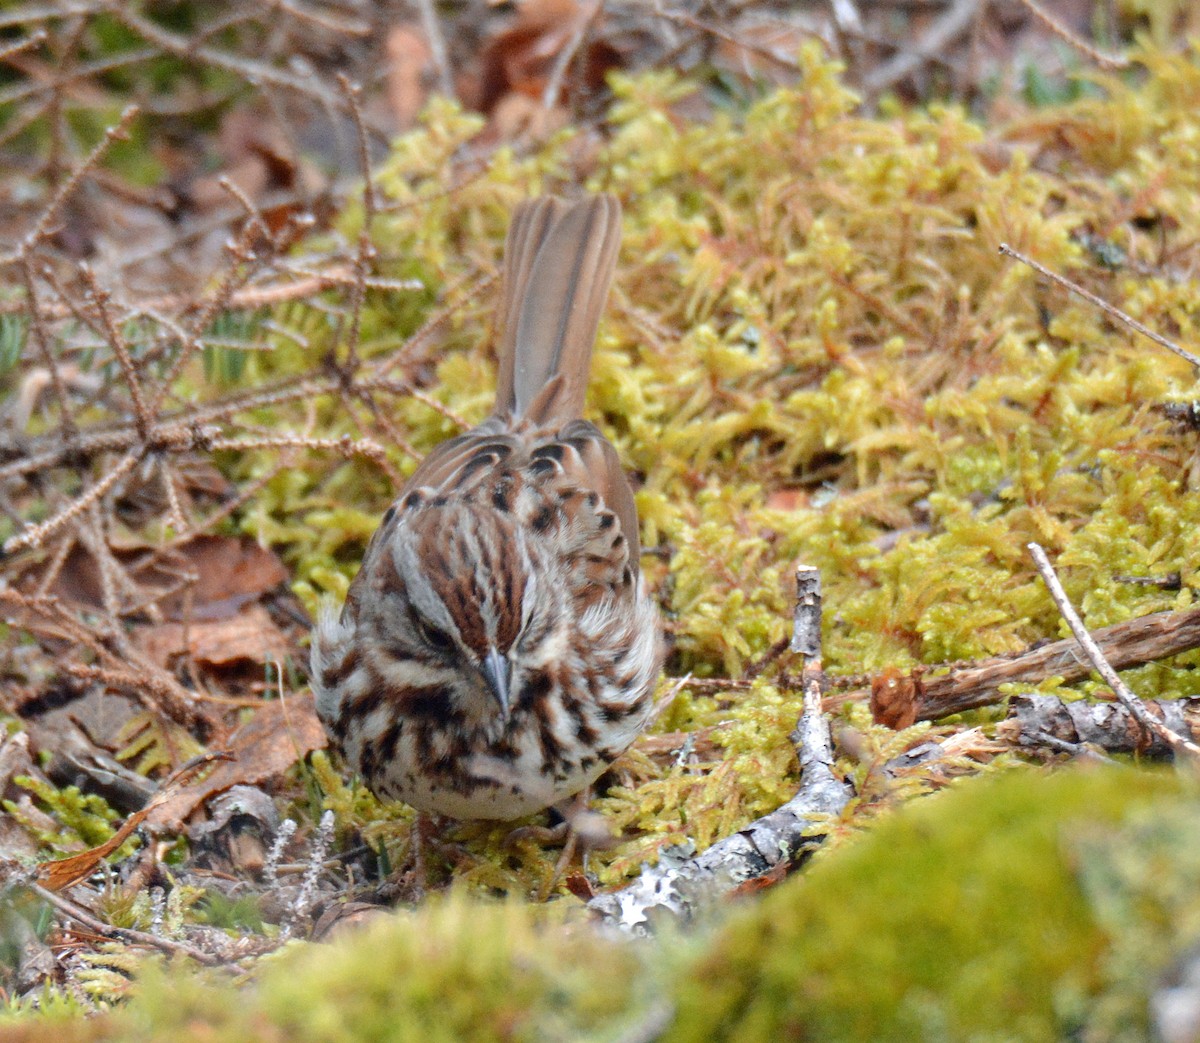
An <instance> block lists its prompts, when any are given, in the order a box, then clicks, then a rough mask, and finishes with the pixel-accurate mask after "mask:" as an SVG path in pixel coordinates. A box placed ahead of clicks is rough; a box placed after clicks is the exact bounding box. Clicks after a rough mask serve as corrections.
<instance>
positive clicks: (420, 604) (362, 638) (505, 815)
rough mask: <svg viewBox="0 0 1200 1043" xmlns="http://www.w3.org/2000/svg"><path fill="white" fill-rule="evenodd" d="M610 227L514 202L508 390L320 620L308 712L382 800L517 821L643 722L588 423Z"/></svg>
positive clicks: (420, 471)
mask: <svg viewBox="0 0 1200 1043" xmlns="http://www.w3.org/2000/svg"><path fill="white" fill-rule="evenodd" d="M619 242H620V206H619V204H618V203H617V201H616V199H615V198H613V197H612V196H607V195H605V196H599V197H595V198H589V199H586V200H583V201H581V202H578V203H575V204H573V205H568V204H566V203H563V202H562V201H560V200H557V199H550V198H546V199H539V200H536V201H533V202H529V203H525V204H522V205H521V206H520V207H519V208H518V209H517V211H516V213H515V214H514V215H513V221H512V226H511V227H510V229H509V233H508V241H507V243H506V245H505V254H504V282H503V292H502V301H501V306H500V314H499V324H498V329H499V331H500V334H499V344H498V356H499V363H500V371H499V376H498V380H497V391H496V405H495V409H494V411H493V413H492V415H491V417H490V418H489V419H487V420H485V421H484V422H483V423H482V424H480V425H479V426H478V427H476V428H474V429H473V430H471V431H469V432H467V433H466V434H464V435H460V436H458V437H457V438H453V439H451V440H450V441H448V442H444V443H443V444H441V445H439V446H438V447H437V448H436V449H434V450H433V452H431V453H430V454H429V456H428V457H426V458H425V460H424V461H423V462H422V463H421V465H420V466H419V467H418V468H417V470H416V471H415V472H414V473H413V476H412V478H410V479H409V481H408V483H407V484H406V485H405V486H404V488H403V489H402V490H401V491H400V495H399V496H398V497H397V499H396V501H395V502H394V503H393V504H392V506H391V507H389V508H388V510H387V511H386V512H385V513H384V516H383V520H382V522H381V524H380V526H379V529H378V530H377V531H376V533H375V535H374V536H373V537H372V539H371V542H370V544H369V546H368V547H367V551H366V556H365V557H364V559H363V563H362V568H361V569H360V571H359V573H358V576H357V577H356V578H355V580H354V582H353V583H351V585H350V590H349V593H348V594H347V596H346V604H345V606H344V608H343V609H342V613H341V616H340V618H339V617H336V616H335V615H334V614H333V613H332V612H325V613H323V614H322V616H321V618H320V620H319V621H318V623H317V627H316V630H315V632H314V634H313V643H312V684H313V690H314V691H315V692H316V701H317V713H318V715H319V716H320V718H321V720H322V721H323V722H324V724H325V728H326V730H327V731H328V732H329V735H330V737H331V738H332V740H333V742H334V744H335V745H336V746H338V747H339V748H340V749H341V750H342V752H343V754H344V755H345V757H346V760H347V761H348V762H349V764H350V765H351V766H352V767H354V768H356V769H357V770H358V771H359V773H360V774H361V775H362V777H363V779H364V780H365V781H366V783H367V785H368V786H370V788H371V789H372V790H373V791H374V792H375V793H376V794H378V795H379V796H382V797H389V798H399V799H400V800H403V801H406V802H407V803H409V804H411V805H412V806H413V807H415V808H417V809H418V810H420V811H425V812H436V813H440V814H444V815H450V816H453V817H455V818H486V819H513V818H518V817H520V816H522V815H526V814H530V813H532V812H534V811H537V810H539V809H541V808H544V807H546V806H548V805H550V804H553V803H556V802H559V801H562V800H564V799H565V798H567V797H570V796H572V795H573V794H576V793H578V792H579V791H580V790H582V789H583V788H584V787H585V786H587V785H589V784H590V783H591V782H592V781H594V780H595V779H596V778H597V776H599V775H600V774H601V773H602V772H603V771H604V769H605V768H606V767H607V766H608V764H609V763H610V762H612V761H613V760H614V759H615V758H616V757H618V756H619V755H620V754H621V753H622V752H624V750H625V749H627V748H628V747H629V745H630V744H631V743H632V742H633V740H634V739H635V738H636V737H637V736H638V734H639V733H640V732H641V731H642V730H643V729H644V728H645V726H646V724H647V721H648V719H649V717H650V712H651V709H652V689H653V686H654V682H655V679H656V677H657V675H658V671H659V667H660V664H661V639H660V636H659V626H658V614H657V611H656V609H655V606H654V603H653V602H652V601H651V599H650V598H649V597H648V596H647V594H646V591H645V589H644V586H643V581H642V576H641V571H640V568H639V563H638V555H639V548H638V526H637V512H636V509H635V507H634V502H633V494H632V492H631V491H630V488H629V484H628V482H627V481H626V478H625V475H624V473H623V472H622V470H621V465H620V462H619V461H618V459H617V454H616V451H615V450H614V449H613V447H612V446H611V445H610V444H609V443H608V441H607V440H605V438H604V436H603V435H602V434H601V433H600V432H599V431H598V430H597V429H596V428H595V427H594V426H593V425H592V424H590V423H588V422H587V421H585V420H581V419H580V413H581V412H582V409H583V402H584V395H585V392H586V389H587V380H588V369H589V364H590V361H591V353H592V343H593V341H594V340H595V337H596V328H597V326H598V325H599V322H600V313H601V311H602V310H603V307H604V302H605V299H606V298H607V296H608V288H609V284H610V283H611V281H612V275H613V269H614V266H615V264H616V258H617V249H618V246H619Z"/></svg>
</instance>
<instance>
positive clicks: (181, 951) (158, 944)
mask: <svg viewBox="0 0 1200 1043" xmlns="http://www.w3.org/2000/svg"><path fill="white" fill-rule="evenodd" d="M25 886H26V887H27V888H28V889H29V890H30V891H32V892H33V893H34V894H35V895H37V896H38V897H39V898H41V899H42V900H43V901H46V902H49V903H50V904H51V905H52V906H54V908H55V909H57V910H58V911H59V912H60V913H62V914H63V915H64V916H69V917H70V918H71V919H72V920H75V921H77V922H79V923H81V924H83V926H84V927H86V928H87V929H88V930H89V931H95V932H96V933H97V934H102V935H104V936H105V937H106V938H124V939H125V940H126V941H129V942H134V943H136V944H137V945H148V946H150V947H152V948H155V949H161V950H162V951H163V952H169V953H175V954H178V955H182V956H189V957H191V958H192V959H193V960H195V961H196V962H197V963H203V964H204V965H205V966H207V967H216V966H218V965H219V964H220V963H221V962H222V961H221V959H220V958H219V957H216V956H213V955H211V954H209V953H206V952H201V951H200V950H199V949H196V948H193V947H192V946H190V945H185V944H184V943H183V942H176V941H172V940H171V939H170V938H163V937H162V936H161V935H157V934H147V933H146V932H145V931H135V930H134V929H133V928H131V927H113V926H112V925H111V924H106V923H105V922H104V921H103V920H100V919H98V918H96V917H95V916H92V914H91V913H89V912H87V911H85V910H84V909H83V908H82V907H81V906H79V905H78V904H76V903H75V902H72V901H71V900H70V899H69V898H65V897H63V896H62V895H60V894H55V893H54V892H53V891H51V890H49V889H47V888H45V887H42V885H41V884H35V883H34V882H33V881H32V880H30V881H28V882H27V883H26V884H25Z"/></svg>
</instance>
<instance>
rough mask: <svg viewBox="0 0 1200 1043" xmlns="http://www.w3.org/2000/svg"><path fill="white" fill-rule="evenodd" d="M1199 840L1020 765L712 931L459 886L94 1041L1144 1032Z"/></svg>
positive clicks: (1148, 780) (128, 1016) (1161, 797)
mask: <svg viewBox="0 0 1200 1043" xmlns="http://www.w3.org/2000/svg"><path fill="white" fill-rule="evenodd" d="M1198 853H1200V805H1198V804H1197V801H1196V795H1195V794H1194V793H1193V792H1190V791H1189V789H1188V787H1187V786H1186V784H1184V783H1183V782H1181V780H1180V779H1179V777H1178V776H1174V775H1171V774H1167V773H1150V772H1138V771H1133V770H1125V769H1114V770H1102V771H1093V772H1085V771H1072V772H1062V773H1059V774H1056V775H1045V774H1041V773H1034V772H1018V771H1010V772H1006V773H1003V774H1001V775H998V776H994V777H992V778H990V779H986V780H980V779H972V780H965V781H963V782H960V783H958V784H956V785H955V786H953V787H952V788H951V790H950V791H949V792H947V793H945V794H942V795H938V796H935V797H931V798H928V799H924V800H921V801H918V802H916V803H913V804H910V805H909V806H908V807H906V808H905V809H904V810H902V811H901V812H899V813H897V814H895V815H892V816H889V817H886V818H881V819H880V820H879V821H878V824H877V825H876V826H875V827H874V828H873V829H871V830H870V831H869V832H867V833H866V834H864V835H861V836H859V837H857V838H853V839H851V840H849V841H847V842H845V843H843V844H840V845H839V846H838V847H837V848H836V849H834V850H832V851H829V852H826V853H824V854H822V855H819V856H818V858H817V860H816V862H815V863H814V864H812V866H811V867H810V868H809V869H808V870H806V871H805V872H804V873H803V875H801V876H798V877H795V878H793V879H792V880H789V881H787V882H785V883H784V884H782V885H780V886H779V887H778V888H777V889H776V890H774V891H773V892H771V893H769V894H768V895H767V897H766V898H765V900H763V901H761V902H758V903H756V904H753V905H738V906H735V907H734V908H733V909H732V910H730V911H729V913H728V915H727V922H726V923H725V924H724V926H723V927H721V928H720V929H719V930H717V931H715V932H713V931H710V932H707V933H700V934H699V935H697V936H694V937H691V938H684V937H682V936H679V935H669V936H664V937H659V938H655V939H650V940H643V941H639V942H633V941H631V940H625V939H622V938H620V937H617V936H615V935H613V934H610V933H606V932H601V931H597V930H594V929H593V928H592V927H591V925H589V924H587V923H571V922H563V921H561V920H557V921H556V920H552V919H551V918H550V917H548V916H547V914H546V910H544V909H541V910H539V909H536V908H533V907H531V906H528V905H523V904H519V903H505V904H499V903H481V902H479V901H478V900H476V899H471V898H468V897H467V896H466V895H464V894H463V893H461V892H459V893H456V894H454V895H452V896H451V897H450V898H449V899H448V900H445V901H436V902H432V903H430V904H429V905H427V906H425V907H423V908H421V909H419V910H418V911H417V912H415V913H411V914H401V915H398V916H385V917H383V918H382V919H381V921H380V922H379V923H376V924H373V925H372V926H370V927H369V928H368V929H367V930H365V931H362V932H357V933H354V934H351V935H349V936H348V937H345V938H343V939H341V940H340V941H337V942H334V943H333V944H331V945H318V946H300V945H295V946H291V947H288V948H286V949H285V950H283V951H282V952H280V953H278V954H276V955H274V956H272V957H269V958H268V959H267V960H265V961H263V963H261V964H260V965H259V973H258V975H257V980H256V981H255V983H254V984H253V985H251V986H249V987H243V988H240V989H239V987H238V986H237V985H235V984H233V983H231V982H230V980H229V978H228V977H227V976H217V975H215V974H213V975H209V974H207V973H205V974H197V973H196V972H195V970H194V969H191V970H185V969H183V968H177V969H175V970H164V969H162V967H161V965H159V968H158V969H155V970H152V971H149V972H147V973H145V974H143V975H142V977H141V979H140V980H139V982H138V983H137V985H136V987H135V992H136V995H135V997H134V999H133V1000H132V1001H131V1002H130V1003H129V1004H127V1005H126V1006H125V1007H124V1008H122V1009H121V1010H118V1011H117V1012H115V1013H113V1014H110V1015H109V1017H108V1018H107V1020H105V1021H103V1022H101V1023H100V1024H98V1025H96V1026H95V1035H94V1036H91V1037H88V1038H95V1039H119V1040H137V1039H151V1038H153V1039H165V1038H171V1039H178V1040H181V1041H187V1040H205V1041H222V1040H230V1041H232V1040H243V1039H258V1040H264V1041H267V1043H272V1041H283V1040H296V1041H299V1043H308V1041H318V1040H320V1041H324V1040H344V1039H355V1040H371V1039H387V1040H399V1041H404V1040H421V1041H427V1040H428V1041H433V1043H437V1041H441V1040H447V1041H451V1040H460V1039H471V1040H485V1041H490V1040H503V1041H506V1043H508V1041H520V1040H539V1041H540V1040H551V1041H554V1040H612V1039H617V1038H623V1034H624V1033H627V1032H632V1031H635V1030H637V1029H645V1028H646V1027H647V1026H654V1027H655V1030H656V1034H655V1035H654V1036H653V1037H649V1036H648V1038H656V1039H661V1040H663V1041H664V1043H691V1041H701V1040H702V1041H708V1040H738V1041H739V1043H758V1041H762V1043H768V1041H770V1043H774V1041H776V1040H781V1039H813V1040H824V1041H831V1043H836V1041H839V1040H912V1039H921V1040H966V1039H970V1040H1001V1039H1004V1040H1011V1039H1021V1040H1030V1041H1038V1040H1058V1039H1063V1038H1069V1037H1072V1036H1073V1035H1077V1036H1078V1038H1087V1039H1089V1040H1100V1041H1102V1040H1113V1039H1119V1038H1128V1039H1144V1038H1146V1037H1147V1035H1148V1033H1149V1029H1148V1022H1147V1013H1146V1011H1147V999H1148V997H1149V995H1150V994H1151V993H1152V991H1153V989H1154V988H1155V985H1156V982H1157V981H1158V978H1159V976H1160V974H1161V972H1162V971H1163V970H1164V969H1166V968H1167V967H1169V966H1170V965H1171V963H1172V961H1174V960H1175V959H1177V958H1178V957H1179V956H1180V954H1182V953H1183V952H1185V951H1186V950H1187V949H1188V947H1189V946H1192V945H1195V944H1196V943H1197V941H1200V854H1198ZM34 1024H36V1023H34ZM56 1031H58V1028H57V1026H54V1027H53V1028H49V1027H47V1029H46V1032H45V1033H44V1034H41V1035H39V1034H38V1032H37V1030H36V1029H34V1028H31V1029H30V1034H29V1035H28V1037H27V1038H29V1039H31V1040H40V1039H45V1040H49V1039H52V1038H54V1039H57V1038H59V1037H57V1036H54V1035H53V1032H56Z"/></svg>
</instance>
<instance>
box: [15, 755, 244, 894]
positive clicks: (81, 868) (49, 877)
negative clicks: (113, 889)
mask: <svg viewBox="0 0 1200 1043" xmlns="http://www.w3.org/2000/svg"><path fill="white" fill-rule="evenodd" d="M226 757H227V754H226V753H224V752H223V751H218V752H215V753H205V754H203V755H202V756H200V757H196V758H195V759H194V760H192V761H190V762H188V763H187V764H185V765H184V766H183V767H182V768H180V769H179V770H178V771H177V772H175V774H174V775H172V776H171V777H170V778H169V779H167V781H166V782H164V783H163V786H162V789H160V790H159V791H158V793H157V794H156V795H155V797H154V799H153V800H151V801H150V803H149V804H147V805H146V806H145V807H144V808H142V809H141V811H135V812H134V813H133V814H132V815H130V816H129V817H128V818H127V819H126V820H125V821H124V822H123V823H122V824H121V827H120V829H118V830H117V831H116V832H115V833H114V834H113V835H112V836H111V837H109V838H108V839H107V840H106V841H105V842H104V843H103V844H98V845H97V846H96V847H92V848H88V850H87V851H81V852H80V853H79V854H77V855H68V856H67V857H66V858H59V859H56V860H55V861H53V862H42V863H40V864H39V865H38V867H37V881H38V883H39V884H41V885H42V886H43V887H44V888H46V889H47V890H48V891H65V890H66V889H67V888H68V887H73V886H74V885H75V884H78V883H80V882H81V881H83V880H86V879H87V878H88V877H89V876H91V875H92V873H94V872H95V871H96V867H97V866H98V865H99V864H100V863H101V861H103V860H104V859H105V858H107V857H108V856H109V855H111V854H112V853H113V852H114V851H116V850H117V848H119V847H120V846H121V845H122V844H123V843H125V841H126V840H127V839H128V837H129V835H130V834H131V833H132V832H133V831H134V830H135V829H137V828H138V826H140V825H141V824H142V823H143V822H144V821H145V820H146V816H147V815H149V814H150V813H151V812H152V811H153V810H154V809H155V808H157V807H160V806H162V805H163V804H164V803H166V801H168V800H169V799H171V796H172V794H173V793H174V792H175V791H176V790H177V789H178V788H179V786H180V785H181V784H182V783H183V781H184V780H185V779H186V778H188V777H189V776H191V775H193V774H195V772H196V771H198V770H199V769H200V768H203V767H204V766H205V765H206V764H211V763H212V762H213V761H215V760H223V759H225V758H226Z"/></svg>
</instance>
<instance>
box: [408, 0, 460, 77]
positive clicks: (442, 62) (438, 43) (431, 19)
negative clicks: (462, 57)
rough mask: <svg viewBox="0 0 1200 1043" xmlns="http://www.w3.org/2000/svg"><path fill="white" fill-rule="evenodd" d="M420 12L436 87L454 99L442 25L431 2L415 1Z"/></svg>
mask: <svg viewBox="0 0 1200 1043" xmlns="http://www.w3.org/2000/svg"><path fill="white" fill-rule="evenodd" d="M417 10H419V11H420V12H421V26H422V28H423V29H424V30H425V37H426V39H427V40H428V42H429V53H430V54H431V55H432V56H433V64H434V68H436V69H437V73H438V85H439V86H440V87H441V90H442V93H443V94H444V95H446V97H447V98H453V97H455V91H454V75H453V73H451V71H450V56H449V54H448V53H447V51H446V38H445V37H444V36H443V35H442V24H441V21H440V20H439V19H438V15H437V11H436V10H434V6H433V0H417Z"/></svg>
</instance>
